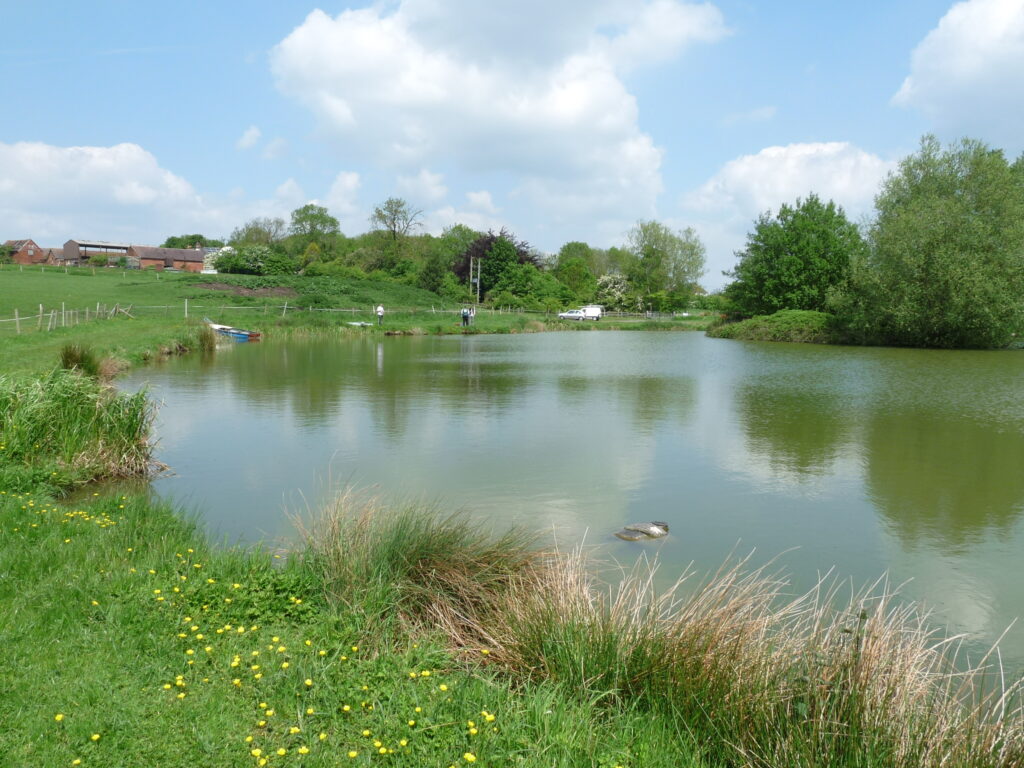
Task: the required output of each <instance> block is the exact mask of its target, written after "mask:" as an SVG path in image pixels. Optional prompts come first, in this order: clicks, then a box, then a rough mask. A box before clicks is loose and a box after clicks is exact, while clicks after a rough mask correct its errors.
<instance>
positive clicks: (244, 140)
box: [235, 125, 263, 149]
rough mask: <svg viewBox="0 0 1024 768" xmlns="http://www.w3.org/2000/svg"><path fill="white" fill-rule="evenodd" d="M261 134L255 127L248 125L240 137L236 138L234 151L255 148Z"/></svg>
mask: <svg viewBox="0 0 1024 768" xmlns="http://www.w3.org/2000/svg"><path fill="white" fill-rule="evenodd" d="M262 135H263V134H262V132H261V131H260V129H259V128H257V127H256V126H255V125H250V126H249V127H248V128H246V129H245V131H243V132H242V135H241V136H239V137H238V141H236V142H235V148H236V149H252V148H253V147H255V146H256V142H258V141H259V140H260V136H262Z"/></svg>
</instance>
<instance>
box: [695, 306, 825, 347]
mask: <svg viewBox="0 0 1024 768" xmlns="http://www.w3.org/2000/svg"><path fill="white" fill-rule="evenodd" d="M707 334H708V336H711V337H713V338H716V339H741V340H743V341H794V342H807V343H811V344H837V343H840V337H839V334H838V332H837V330H836V327H835V319H834V318H833V316H832V315H830V314H827V313H825V312H815V311H813V310H801V309H783V310H780V311H778V312H776V313H774V314H772V315H759V316H757V317H751V318H749V319H747V320H740V321H739V322H722V323H720V324H716V325H713V326H711V327H710V328H708V331H707Z"/></svg>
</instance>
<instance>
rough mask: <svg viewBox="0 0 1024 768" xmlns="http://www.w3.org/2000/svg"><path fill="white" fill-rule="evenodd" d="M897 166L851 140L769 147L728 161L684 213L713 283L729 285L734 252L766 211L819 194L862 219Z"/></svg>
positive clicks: (692, 197)
mask: <svg viewBox="0 0 1024 768" xmlns="http://www.w3.org/2000/svg"><path fill="white" fill-rule="evenodd" d="M894 167H895V163H893V162H890V161H887V160H884V159H882V158H881V157H879V156H877V155H874V154H871V153H869V152H866V151H864V150H863V149H860V148H858V147H856V146H854V145H852V144H849V143H848V142H827V143H809V144H790V145H788V146H784V147H766V148H765V149H762V150H761V151H760V152H758V153H757V154H756V155H743V156H741V157H738V158H736V159H734V160H730V161H729V162H728V163H726V164H725V165H724V166H723V167H722V168H721V169H720V170H719V171H718V172H717V173H716V174H715V175H714V176H712V177H711V178H710V179H708V180H707V181H706V182H705V183H704V184H703V185H702V186H701V187H700V188H698V189H697V190H695V191H694V192H692V193H690V194H689V195H687V196H686V197H685V198H684V200H683V212H684V213H685V217H688V220H689V223H691V224H694V225H695V226H696V227H697V229H698V231H699V232H700V234H701V237H702V238H703V239H704V241H705V244H706V245H707V246H708V278H709V279H708V283H709V285H711V287H717V285H720V284H721V283H723V282H724V279H723V278H721V277H719V275H720V273H721V272H722V270H725V269H731V268H732V267H733V266H734V265H735V258H734V255H733V254H734V252H735V251H738V250H740V249H742V248H743V246H744V243H745V242H746V234H747V233H748V232H749V231H750V230H751V229H752V227H753V224H754V221H755V220H756V218H757V217H758V216H759V215H760V214H761V213H764V212H765V211H768V210H771V211H772V212H773V213H775V212H778V210H779V207H780V206H781V205H782V204H783V203H789V204H793V203H794V202H796V200H797V198H806V197H807V196H808V195H809V194H810V193H812V192H813V193H815V194H817V195H818V197H820V198H822V199H823V200H833V201H835V202H836V204H837V205H840V206H842V207H843V209H844V210H845V212H846V215H847V217H848V218H850V219H851V220H852V221H857V220H858V219H859V218H860V217H862V216H863V215H865V214H867V213H868V212H869V211H870V210H871V207H872V204H873V201H874V197H875V195H876V194H877V193H878V190H879V186H880V184H881V182H882V180H883V179H884V178H885V176H886V174H887V173H888V172H889V171H890V170H892V169H893V168H894Z"/></svg>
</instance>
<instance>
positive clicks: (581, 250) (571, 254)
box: [554, 240, 597, 274]
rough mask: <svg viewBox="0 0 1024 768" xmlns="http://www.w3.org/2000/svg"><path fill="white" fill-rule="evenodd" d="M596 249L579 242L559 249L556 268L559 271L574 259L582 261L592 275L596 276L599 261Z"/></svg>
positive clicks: (574, 241) (575, 241)
mask: <svg viewBox="0 0 1024 768" xmlns="http://www.w3.org/2000/svg"><path fill="white" fill-rule="evenodd" d="M595 256H596V254H595V252H594V249H593V248H591V247H590V246H589V245H587V244H586V243H581V242H580V241H578V240H573V241H572V242H568V243H566V244H565V245H563V246H562V247H561V248H559V249H558V255H557V256H556V257H555V264H554V268H555V270H557V269H558V268H559V267H560V266H561V265H562V264H564V263H565V262H566V261H570V260H572V259H582V260H583V263H584V264H586V265H587V269H588V270H589V271H590V273H591V274H595V273H596V271H597V260H596V258H595Z"/></svg>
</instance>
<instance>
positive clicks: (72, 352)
mask: <svg viewBox="0 0 1024 768" xmlns="http://www.w3.org/2000/svg"><path fill="white" fill-rule="evenodd" d="M60 367H61V368H64V369H66V370H69V371H73V370H79V371H81V372H82V373H84V374H86V375H87V376H92V377H93V378H96V377H98V376H99V375H100V361H99V358H97V357H96V353H95V352H93V350H92V349H90V348H89V347H86V346H83V345H81V344H76V343H72V344H65V345H64V346H63V347H61V349H60Z"/></svg>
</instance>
